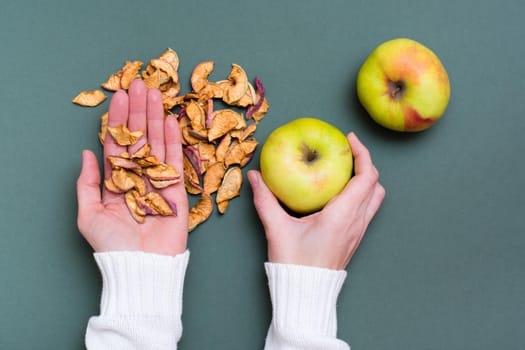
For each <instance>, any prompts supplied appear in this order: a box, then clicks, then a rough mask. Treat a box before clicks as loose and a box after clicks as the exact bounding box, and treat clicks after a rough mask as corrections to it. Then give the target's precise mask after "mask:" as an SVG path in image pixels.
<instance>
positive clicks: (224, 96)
mask: <svg viewBox="0 0 525 350" xmlns="http://www.w3.org/2000/svg"><path fill="white" fill-rule="evenodd" d="M142 67H143V63H142V62H141V61H126V62H125V64H124V65H123V67H122V68H121V69H120V70H119V71H117V72H116V73H114V74H111V75H110V76H109V77H108V79H107V80H106V81H105V82H104V83H102V84H101V87H102V88H103V89H104V90H106V91H117V90H119V89H124V90H126V89H127V88H128V87H129V84H130V83H131V81H132V80H133V79H142V80H144V82H145V83H146V85H147V86H148V87H150V88H157V89H159V90H160V91H161V92H162V101H163V105H164V111H165V114H166V116H168V115H173V116H174V117H176V118H177V119H178V121H179V127H180V131H181V135H182V141H183V153H184V157H183V172H184V173H183V174H182V175H179V174H178V173H177V172H176V171H175V169H173V167H171V166H169V165H166V164H161V163H156V162H158V161H157V160H156V158H155V157H154V156H152V155H150V154H149V146H148V145H145V146H144V147H143V148H141V149H140V150H139V151H138V152H137V153H135V154H133V155H129V154H123V155H121V156H119V157H110V158H108V160H109V161H110V163H111V164H112V174H111V177H110V179H108V180H106V184H105V186H106V188H107V189H108V190H110V191H113V192H117V193H124V196H125V200H126V204H127V205H128V208H130V213H131V215H132V216H133V217H134V218H135V219H136V220H137V221H138V222H143V221H144V218H145V216H146V215H176V208H175V204H174V203H170V202H169V201H167V200H166V199H165V198H163V197H162V196H161V195H160V194H158V192H156V191H154V189H159V188H163V187H162V186H164V187H165V186H169V185H171V184H173V183H177V182H179V181H182V179H183V180H184V185H185V188H186V191H187V192H188V193H189V194H191V195H195V196H199V200H198V201H197V203H196V204H195V205H194V206H193V207H192V208H190V210H189V223H188V225H189V230H190V231H191V230H193V229H194V228H195V227H197V226H198V225H199V224H201V223H203V222H205V221H206V220H207V219H208V218H209V217H210V215H211V214H212V212H213V210H214V207H215V206H216V207H217V210H218V212H219V213H221V214H224V213H226V211H227V209H228V206H229V202H230V200H232V199H233V198H235V197H237V196H239V195H240V190H241V186H242V182H243V174H242V171H241V168H243V167H244V166H246V165H247V164H248V163H249V162H250V161H251V159H252V157H253V155H254V153H255V150H256V148H257V146H258V141H257V140H256V139H255V137H254V134H255V131H256V129H257V125H258V123H259V122H260V121H261V120H262V119H263V118H264V116H265V115H266V113H267V111H268V109H269V104H268V101H267V99H266V97H265V89H264V86H263V84H262V82H261V81H260V79H259V78H257V77H256V78H255V79H254V82H253V84H252V83H251V82H250V81H249V79H248V76H247V74H246V72H245V71H244V69H243V68H242V67H241V66H239V65H237V64H232V68H231V71H230V73H229V75H228V76H227V78H226V79H224V80H220V81H216V82H211V81H209V80H208V78H209V76H210V75H211V73H212V72H213V69H214V62H213V61H205V62H202V63H199V64H198V65H197V66H195V68H194V69H193V71H192V74H191V78H190V85H191V88H192V91H191V92H189V93H186V94H180V91H181V85H180V82H179V75H178V69H179V58H178V55H177V53H176V52H175V51H174V50H172V49H170V48H168V49H167V50H166V51H165V52H164V53H163V54H162V55H160V56H159V57H158V58H154V59H152V60H150V62H149V64H148V65H147V66H146V67H145V68H144V69H142ZM94 91H97V92H94ZM94 91H84V92H81V93H80V94H79V95H78V96H77V97H75V99H74V100H73V102H74V103H76V104H79V105H85V106H96V105H98V104H99V103H102V102H103V101H104V100H105V99H106V96H105V95H104V92H103V91H102V90H94ZM215 101H219V103H221V104H223V105H226V106H229V107H228V108H222V109H215V105H214V102H215ZM107 118H108V114H107V112H106V113H104V114H103V115H102V116H101V124H100V133H99V139H100V141H101V142H102V143H103V142H104V138H105V137H106V134H107V133H109V134H110V135H112V137H114V138H115V140H116V142H117V143H119V142H123V143H124V144H126V143H128V142H136V141H137V139H138V138H140V137H141V136H142V135H141V132H138V133H140V135H139V134H134V133H130V132H129V130H128V131H126V129H125V127H124V126H120V127H118V128H108V126H107ZM119 144H120V143H119ZM129 144H130V143H128V145H129ZM152 189H153V190H152ZM212 195H213V196H215V200H214V198H213V196H212ZM214 202H215V205H214Z"/></svg>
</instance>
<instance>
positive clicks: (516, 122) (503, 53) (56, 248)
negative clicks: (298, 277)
mask: <svg viewBox="0 0 525 350" xmlns="http://www.w3.org/2000/svg"><path fill="white" fill-rule="evenodd" d="M524 11H525V2H523V1H521V0H519V1H518V0H513V1H502V2H495V1H488V0H481V1H480V0H462V1H444V0H441V1H437V0H436V1H430V0H420V1H415V0H414V1H407V0H399V1H386V0H381V1H380V0H368V1H359V0H356V1H343V0H329V1H313V0H309V1H282V0H279V1H239V0H237V1H235V0H227V1H203V0H193V1H174V0H170V1H167V0H166V1H123V0H117V1H102V0H96V1H81V2H80V1H71V0H67V1H66V0H62V1H61V0H50V1H36V0H35V1H23V0H17V1H12V0H2V2H1V3H0V44H1V51H0V52H1V53H0V66H1V70H0V78H1V79H0V84H1V85H2V87H1V90H0V91H1V93H0V106H1V109H0V111H1V112H0V113H1V118H0V132H1V134H2V137H1V138H0V154H1V155H0V162H1V166H2V170H1V172H0V176H1V178H0V179H1V180H2V181H1V183H2V190H1V193H2V197H1V201H0V242H1V243H0V273H1V279H2V282H1V283H0V311H1V313H2V317H0V348H1V349H80V348H83V346H84V345H83V338H84V332H85V327H86V324H87V321H88V318H89V317H90V316H91V315H96V314H97V313H98V303H99V298H100V288H101V280H100V275H99V272H98V270H97V267H96V266H95V263H94V261H93V258H92V251H91V248H90V247H89V245H88V244H87V243H85V241H84V240H83V238H82V237H81V235H80V234H79V232H78V230H77V227H76V194H75V182H76V178H77V176H78V173H79V169H80V157H81V151H82V149H85V148H88V149H93V150H95V151H96V152H97V154H98V155H99V156H100V151H101V149H100V146H99V144H98V140H97V132H98V128H99V115H100V114H101V113H102V112H104V111H105V110H106V109H107V106H108V102H107V101H106V102H105V103H104V104H102V105H101V106H99V107H97V108H82V107H79V106H76V105H73V104H72V103H71V102H70V101H71V99H72V98H73V97H74V96H75V95H76V94H77V93H78V92H79V91H81V90H90V89H94V88H96V87H98V86H99V84H100V83H101V82H103V81H104V80H105V79H106V78H107V76H108V75H109V74H110V73H113V72H114V71H116V70H118V69H119V68H120V67H121V66H122V64H123V63H124V61H125V60H127V59H130V60H131V59H138V60H142V61H144V62H148V60H149V59H151V58H154V57H157V56H158V55H159V54H161V53H162V52H163V51H164V50H165V49H166V48H167V47H171V48H173V49H174V50H176V51H177V52H178V54H179V57H180V61H181V64H180V69H179V72H180V76H181V81H182V82H183V89H185V90H186V91H187V90H188V89H189V83H188V79H189V75H190V73H191V70H192V69H193V67H194V66H195V65H196V64H197V63H199V62H201V61H204V60H214V61H215V63H216V69H215V72H214V76H213V77H214V78H215V77H217V79H216V80H219V79H222V78H224V77H225V76H226V75H227V73H228V72H229V69H230V64H231V63H238V64H240V65H241V66H242V67H243V68H245V70H246V71H247V72H248V74H249V75H250V78H253V77H254V76H255V75H257V76H259V77H261V79H262V81H263V82H264V83H265V85H266V88H267V96H268V100H269V102H270V105H271V107H270V112H269V113H268V115H267V117H266V119H265V120H264V122H263V123H261V124H260V128H259V129H258V131H257V133H256V137H257V138H258V139H259V140H260V141H261V142H263V141H264V140H265V139H266V137H267V136H268V134H269V133H270V132H271V130H273V129H274V128H276V127H277V126H279V125H281V124H283V123H285V122H287V121H289V120H291V119H295V118H297V117H300V116H306V115H307V116H316V117H319V118H322V119H324V120H326V121H328V122H331V123H332V124H334V125H336V126H337V127H339V128H340V129H341V130H344V131H345V132H347V131H350V130H353V131H355V132H356V133H357V134H358V135H359V136H360V138H361V139H362V141H363V142H364V143H365V144H366V145H367V146H368V148H369V149H370V151H371V153H372V156H373V159H374V162H375V164H376V165H377V167H378V169H379V170H380V173H381V182H382V183H383V185H384V186H385V188H386V190H387V197H386V199H385V201H384V204H383V206H382V208H381V210H380V212H379V214H378V215H377V216H376V218H375V220H374V221H373V222H372V224H371V225H370V227H369V230H368V232H367V235H366V236H365V239H364V240H363V242H362V244H361V246H360V248H359V250H358V252H357V254H356V255H355V256H354V259H353V260H352V262H351V264H350V266H349V268H348V271H349V276H348V279H347V281H346V283H345V286H344V288H343V290H342V292H341V295H340V297H339V302H338V316H339V317H338V320H339V327H338V335H339V337H340V338H342V339H343V340H345V341H348V342H349V343H350V344H351V345H352V348H353V349H374V350H380V349H463V350H464V349H478V350H480V349H508V350H510V349H515V350H523V349H525V321H524V308H525V254H524V252H525V227H524V226H525V225H524V223H525V220H524V214H525V198H524V197H525V196H524V191H523V187H524V185H525V181H524V179H525V176H524V170H525V167H524V165H523V152H524V151H525V139H524V137H523V134H524V132H525V120H524V118H525V108H524V107H525V98H524V94H525V79H524V78H523V77H524V75H525V59H524V56H525V46H524V43H523V38H524V32H525V30H524V29H525V28H524V26H523V24H522V21H523V14H524V13H525V12H524ZM395 37H410V38H413V39H415V40H418V41H420V42H422V43H424V44H425V45H427V46H428V47H430V48H431V49H432V50H434V51H435V52H436V54H437V55H438V56H439V57H440V58H441V60H442V61H443V63H444V65H445V67H446V69H447V71H448V73H449V76H450V80H451V86H452V96H451V100H450V104H449V108H448V110H447V112H446V114H445V116H444V117H443V118H442V119H441V121H439V123H438V124H436V125H435V126H434V127H432V128H431V129H430V130H427V131H425V132H423V133H419V134H410V135H407V134H399V133H394V132H390V131H387V130H385V129H382V128H381V127H379V126H378V125H376V124H375V123H374V122H373V121H371V119H370V118H369V117H368V116H367V115H366V113H365V112H364V110H363V109H362V108H361V106H360V104H359V103H358V101H357V98H356V91H355V79H356V75H357V71H358V69H359V67H360V65H361V63H362V62H363V61H364V59H365V58H366V57H367V55H368V54H369V53H370V52H371V50H372V49H373V48H374V47H375V46H377V45H378V44H379V43H381V42H383V41H386V40H388V39H391V38H395ZM257 167H258V157H256V158H255V160H254V161H253V162H252V163H250V165H249V166H248V168H257ZM251 198H252V194H251V191H250V188H249V186H248V185H247V182H245V185H244V186H243V189H242V195H241V197H240V198H237V199H235V200H234V201H232V203H231V206H230V209H229V212H228V213H227V215H225V216H222V217H221V216H219V215H218V214H217V213H215V214H214V216H213V217H212V219H210V220H209V221H208V222H207V223H206V224H204V225H202V226H200V227H199V228H198V229H197V230H195V231H194V232H193V233H192V234H191V236H190V241H189V248H190V250H191V252H192V255H191V259H190V265H189V268H188V274H187V279H186V284H185V295H184V315H183V322H184V334H183V338H182V340H181V343H180V348H181V349H261V348H262V347H263V344H264V337H265V334H266V331H267V327H268V324H269V321H270V317H271V305H270V302H269V297H268V292H267V287H266V277H265V275H264V271H263V262H264V261H265V256H266V245H265V239H264V234H263V231H262V227H261V225H260V222H259V221H258V218H257V215H256V213H255V211H254V209H253V206H252V205H251Z"/></svg>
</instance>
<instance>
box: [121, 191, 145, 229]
mask: <svg viewBox="0 0 525 350" xmlns="http://www.w3.org/2000/svg"><path fill="white" fill-rule="evenodd" d="M124 200H125V202H126V206H127V207H128V210H129V212H130V214H131V216H132V217H133V219H135V221H137V222H138V223H143V222H144V219H145V216H146V212H145V211H144V210H143V209H142V208H141V207H140V205H139V204H138V202H137V199H136V196H135V194H134V191H128V192H126V194H125V195H124Z"/></svg>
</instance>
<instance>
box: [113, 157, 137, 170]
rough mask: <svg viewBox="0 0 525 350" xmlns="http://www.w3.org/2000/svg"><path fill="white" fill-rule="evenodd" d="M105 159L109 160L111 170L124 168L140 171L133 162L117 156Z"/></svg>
mask: <svg viewBox="0 0 525 350" xmlns="http://www.w3.org/2000/svg"><path fill="white" fill-rule="evenodd" d="M107 159H108V160H109V163H110V164H111V167H112V168H113V169H115V168H124V169H128V170H135V169H138V170H140V169H141V167H140V165H138V164H137V163H135V162H134V161H132V160H130V159H127V158H124V157H117V156H108V157H107Z"/></svg>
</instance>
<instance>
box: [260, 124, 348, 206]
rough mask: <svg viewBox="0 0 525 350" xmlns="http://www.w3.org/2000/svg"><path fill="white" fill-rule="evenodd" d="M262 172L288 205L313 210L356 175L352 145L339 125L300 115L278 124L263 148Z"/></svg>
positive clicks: (270, 187) (279, 197)
mask: <svg viewBox="0 0 525 350" xmlns="http://www.w3.org/2000/svg"><path fill="white" fill-rule="evenodd" d="M260 166H261V175H262V177H263V180H264V182H265V183H266V185H267V186H268V188H269V189H270V191H272V193H273V194H274V195H275V197H276V198H277V199H279V200H280V201H281V203H282V204H284V205H285V206H286V207H287V208H288V209H291V210H292V211H294V212H296V213H299V214H309V213H312V212H314V211H317V210H319V209H321V208H323V207H324V206H325V205H326V203H327V202H328V201H329V200H330V199H331V198H332V197H334V196H335V195H337V194H338V193H340V192H341V190H342V189H343V188H344V187H345V185H346V183H347V182H348V180H349V179H350V177H351V176H352V168H353V157H352V149H351V147H350V144H349V142H348V139H347V138H346V136H345V135H344V134H343V133H342V132H341V131H340V130H339V129H337V128H336V127H335V126H333V125H331V124H329V123H327V122H325V121H323V120H320V119H316V118H299V119H296V120H293V121H291V122H288V123H287V124H284V125H282V126H280V127H278V128H276V129H275V130H274V131H273V132H272V133H271V134H270V135H269V136H268V139H267V140H266V141H265V143H264V145H263V147H262V149H261V158H260Z"/></svg>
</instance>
